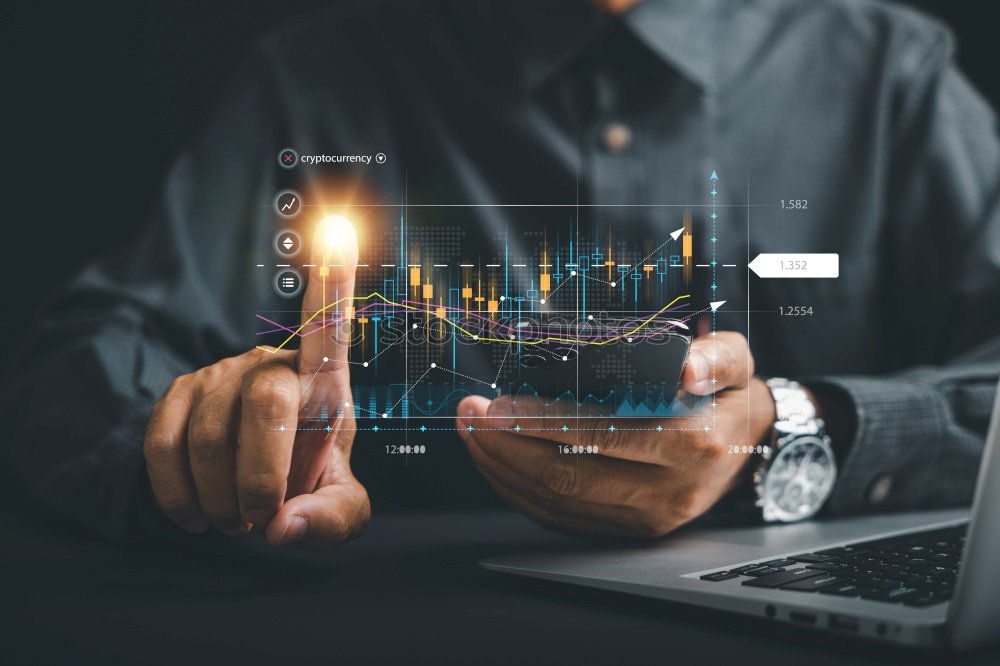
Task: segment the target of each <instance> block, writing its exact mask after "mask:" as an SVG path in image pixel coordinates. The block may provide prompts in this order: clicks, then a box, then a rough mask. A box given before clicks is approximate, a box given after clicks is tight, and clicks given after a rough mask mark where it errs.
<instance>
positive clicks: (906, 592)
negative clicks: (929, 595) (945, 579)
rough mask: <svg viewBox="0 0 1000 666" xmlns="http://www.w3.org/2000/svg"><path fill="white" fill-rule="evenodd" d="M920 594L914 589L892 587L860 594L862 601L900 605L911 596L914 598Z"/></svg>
mask: <svg viewBox="0 0 1000 666" xmlns="http://www.w3.org/2000/svg"><path fill="white" fill-rule="evenodd" d="M918 594H920V590H918V589H917V588H915V587H893V588H883V589H879V590H870V591H868V592H867V593H862V594H861V598H862V599H871V600H872V601H888V602H890V603H902V602H903V601H905V600H906V599H908V598H909V597H911V596H916V595H918Z"/></svg>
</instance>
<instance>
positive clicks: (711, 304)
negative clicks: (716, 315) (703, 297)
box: [708, 301, 726, 312]
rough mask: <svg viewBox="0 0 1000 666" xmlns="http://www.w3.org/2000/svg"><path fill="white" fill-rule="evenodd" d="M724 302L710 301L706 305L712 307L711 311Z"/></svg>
mask: <svg viewBox="0 0 1000 666" xmlns="http://www.w3.org/2000/svg"><path fill="white" fill-rule="evenodd" d="M725 304H726V302H725V301H712V302H711V303H709V304H708V305H709V307H711V308H712V312H715V311H716V310H718V309H719V308H721V307H722V306H723V305H725Z"/></svg>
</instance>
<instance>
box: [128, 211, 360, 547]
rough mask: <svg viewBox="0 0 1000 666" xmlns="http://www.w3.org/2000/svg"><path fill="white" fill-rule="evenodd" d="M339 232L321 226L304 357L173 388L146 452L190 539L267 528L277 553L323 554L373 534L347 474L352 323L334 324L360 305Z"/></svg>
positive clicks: (265, 354)
mask: <svg viewBox="0 0 1000 666" xmlns="http://www.w3.org/2000/svg"><path fill="white" fill-rule="evenodd" d="M335 226H336V228H334V227H333V226H331V225H329V224H321V225H320V228H319V229H318V230H317V233H316V237H315V239H314V242H313V252H312V257H313V260H312V263H313V264H314V267H312V268H310V275H309V282H308V285H307V287H306V292H305V296H304V297H303V301H302V323H303V325H304V326H305V328H303V330H302V331H301V332H302V333H303V337H302V338H301V345H300V348H299V349H298V350H297V351H292V350H278V351H273V350H265V349H254V350H252V351H249V352H247V353H245V354H242V355H240V356H235V357H233V358H227V359H223V360H221V361H219V362H218V363H215V364H213V365H210V366H207V367H204V368H202V369H200V370H198V371H196V372H193V373H191V374H188V375H183V376H181V377H178V378H177V379H176V380H174V382H173V383H172V384H171V385H170V387H169V388H168V389H167V392H166V393H165V394H164V396H163V397H162V398H161V399H160V401H159V402H158V403H156V406H155V407H154V408H153V413H152V415H151V417H150V420H149V425H148V426H147V428H146V438H145V444H144V446H143V451H144V454H145V457H146V467H147V469H148V471H149V479H150V482H151V485H152V488H153V493H154V495H155V496H156V501H157V503H158V504H159V506H160V508H161V509H163V511H164V513H166V514H167V516H169V517H170V519H171V520H173V521H174V522H175V523H177V524H178V525H179V526H180V527H182V528H183V529H185V530H187V531H189V532H195V533H198V532H204V531H205V530H207V529H208V528H209V527H214V528H216V529H218V530H220V531H222V532H224V533H225V534H228V535H229V536H234V537H235V536H242V535H244V534H246V533H247V532H248V531H250V529H251V527H252V526H254V525H257V526H261V527H263V526H265V525H266V535H267V540H268V542H269V543H271V544H274V545H293V544H294V545H296V546H303V547H306V548H326V547H330V546H335V545H337V544H339V543H342V542H344V541H346V540H348V539H350V538H352V537H354V536H356V535H357V534H359V533H360V532H361V531H363V530H364V528H365V527H366V526H367V524H368V521H369V519H370V517H371V507H370V504H369V501H368V494H367V492H366V491H365V489H364V487H362V485H361V484H360V483H358V481H357V479H355V478H354V474H353V473H352V472H351V467H350V454H351V446H352V444H353V441H354V423H355V422H354V410H353V401H352V398H351V388H350V371H349V365H348V347H349V340H350V320H349V319H348V318H346V317H344V318H341V317H339V316H337V312H338V311H339V312H340V313H343V311H344V309H345V307H346V306H349V305H353V301H352V300H351V299H350V298H349V297H351V296H353V294H354V271H355V268H356V266H357V261H358V245H357V238H356V237H355V235H354V230H353V229H352V228H351V227H350V224H349V223H347V222H346V221H344V222H343V223H342V224H339V225H335ZM330 264H334V266H330ZM324 266H325V267H326V270H324V269H323V267H324ZM338 295H339V296H338ZM338 297H339V299H340V300H341V301H342V302H341V303H340V304H339V306H330V307H329V308H327V305H328V304H330V303H333V302H335V301H336V300H337V299H338ZM345 299H346V300H345ZM324 308H326V310H324V311H323V312H321V313H320V314H318V315H316V314H315V313H316V312H317V311H319V310H323V309H324ZM314 315H315V316H314ZM330 317H332V318H333V321H330V319H329V318H330ZM324 321H326V322H327V323H326V325H323V322H324ZM307 322H308V324H307ZM324 405H326V407H327V411H328V413H329V418H328V419H327V420H326V421H320V420H319V415H320V412H321V409H322V407H323V406H324ZM299 428H303V429H301V430H300V429H299Z"/></svg>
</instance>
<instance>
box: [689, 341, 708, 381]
mask: <svg viewBox="0 0 1000 666" xmlns="http://www.w3.org/2000/svg"><path fill="white" fill-rule="evenodd" d="M688 367H689V368H691V379H692V380H693V381H694V382H695V383H701V382H704V381H707V380H708V372H709V367H708V359H707V358H706V357H705V355H704V354H703V353H701V351H700V350H698V349H692V350H691V354H690V355H688Z"/></svg>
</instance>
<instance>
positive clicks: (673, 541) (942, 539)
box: [480, 391, 1000, 650]
mask: <svg viewBox="0 0 1000 666" xmlns="http://www.w3.org/2000/svg"><path fill="white" fill-rule="evenodd" d="M998 440H1000V391H998V393H997V399H996V402H995V404H994V407H993V416H992V419H991V422H990V427H989V432H988V435H987V439H986V446H985V449H984V451H983V457H982V462H981V463H980V468H979V478H978V481H977V487H976V494H975V499H974V501H973V505H972V509H971V511H966V510H943V511H924V512H917V513H899V514H889V515H881V516H864V517H854V518H848V519H831V520H814V521H806V522H802V523H793V524H768V525H765V526H753V527H738V528H719V527H714V528H713V527H696V526H689V527H688V528H685V529H682V530H680V531H678V532H677V533H675V534H673V535H671V536H668V537H667V538H665V539H663V540H660V541H657V542H654V543H649V544H643V545H636V544H634V543H632V544H627V545H622V544H621V543H617V544H614V543H605V544H599V545H588V546H568V547H566V546H564V547H560V548H556V549H550V550H543V551H534V552H526V553H520V554H514V555H505V556H502V557H496V558H492V559H487V560H484V561H482V562H480V564H481V565H482V566H484V567H486V568H487V569H491V570H494V571H500V572H504V573H510V574H517V575H521V576H532V577H535V578H544V579H548V580H553V581H561V582H565V583H572V584H575V585H584V586H589V587H596V588H602V589H606V590H613V591H617V592H625V593H630V594H638V595H643V596H648V597H657V598H660V599H665V600H669V601H675V602H681V603H688V604H695V605H698V606H706V607H710V608H715V609H720V610H724V611H731V612H734V613H741V614H744V615H751V616H755V617H759V618H765V619H767V620H770V621H773V622H783V623H789V624H792V625H796V626H799V627H811V628H814V629H816V630H822V631H828V632H835V633H838V634H842V635H850V636H858V637H864V638H868V639H873V640H876V641H883V642H889V643H896V644H902V645H909V646H926V647H940V646H950V647H952V648H954V649H958V650H967V649H972V648H975V647H978V646H981V645H985V644H987V643H990V642H995V641H997V640H998V639H1000V631H998V630H997V618H998V617H1000V575H997V567H996V562H997V559H998V558H1000V453H998V452H997V448H998V447H1000V441H998Z"/></svg>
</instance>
